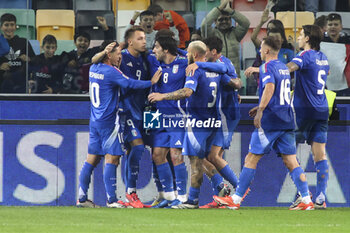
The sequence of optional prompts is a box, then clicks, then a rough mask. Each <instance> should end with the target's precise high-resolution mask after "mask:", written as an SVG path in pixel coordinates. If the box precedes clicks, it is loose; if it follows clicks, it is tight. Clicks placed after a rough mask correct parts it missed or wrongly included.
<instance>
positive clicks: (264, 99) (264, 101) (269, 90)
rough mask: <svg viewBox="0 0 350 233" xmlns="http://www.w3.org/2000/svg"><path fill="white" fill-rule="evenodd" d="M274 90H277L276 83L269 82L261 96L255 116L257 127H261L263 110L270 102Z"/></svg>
mask: <svg viewBox="0 0 350 233" xmlns="http://www.w3.org/2000/svg"><path fill="white" fill-rule="evenodd" d="M274 92H275V84H274V83H267V84H266V85H265V87H264V91H263V94H262V96H261V100H260V104H259V106H258V109H257V111H256V115H255V117H254V126H255V127H256V128H260V127H261V118H262V116H263V111H264V110H265V108H266V106H267V105H268V104H269V102H270V100H271V98H272V96H273V93H274Z"/></svg>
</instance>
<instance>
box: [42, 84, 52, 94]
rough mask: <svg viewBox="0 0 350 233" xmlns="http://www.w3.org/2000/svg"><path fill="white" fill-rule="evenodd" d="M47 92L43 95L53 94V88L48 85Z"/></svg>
mask: <svg viewBox="0 0 350 233" xmlns="http://www.w3.org/2000/svg"><path fill="white" fill-rule="evenodd" d="M46 88H47V89H46V90H45V91H43V92H42V93H43V94H52V93H53V90H52V88H51V87H49V86H48V85H46Z"/></svg>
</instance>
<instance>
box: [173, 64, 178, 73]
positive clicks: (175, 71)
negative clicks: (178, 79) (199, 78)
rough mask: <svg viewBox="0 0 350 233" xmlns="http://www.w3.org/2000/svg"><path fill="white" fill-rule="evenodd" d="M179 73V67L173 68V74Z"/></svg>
mask: <svg viewBox="0 0 350 233" xmlns="http://www.w3.org/2000/svg"><path fill="white" fill-rule="evenodd" d="M178 71H179V65H174V66H173V74H176V73H177V72H178Z"/></svg>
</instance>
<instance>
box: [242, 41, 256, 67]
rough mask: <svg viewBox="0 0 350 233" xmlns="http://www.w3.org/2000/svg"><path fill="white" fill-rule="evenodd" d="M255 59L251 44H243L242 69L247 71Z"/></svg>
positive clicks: (253, 47)
mask: <svg viewBox="0 0 350 233" xmlns="http://www.w3.org/2000/svg"><path fill="white" fill-rule="evenodd" d="M255 58H256V49H255V46H254V44H253V42H248V41H247V42H243V45H242V60H243V69H244V70H245V69H247V68H248V67H250V66H252V64H253V63H254V61H255Z"/></svg>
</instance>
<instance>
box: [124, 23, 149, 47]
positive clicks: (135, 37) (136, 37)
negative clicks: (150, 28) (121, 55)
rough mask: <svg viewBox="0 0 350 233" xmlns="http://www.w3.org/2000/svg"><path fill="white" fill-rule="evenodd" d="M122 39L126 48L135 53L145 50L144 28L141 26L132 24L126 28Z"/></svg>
mask: <svg viewBox="0 0 350 233" xmlns="http://www.w3.org/2000/svg"><path fill="white" fill-rule="evenodd" d="M124 40H125V43H126V45H127V48H128V49H131V50H134V51H135V52H137V53H142V52H145V51H146V36H145V30H143V28H142V27H141V26H133V27H131V28H129V29H128V30H126V32H125V35H124Z"/></svg>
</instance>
